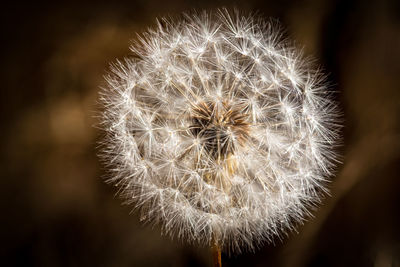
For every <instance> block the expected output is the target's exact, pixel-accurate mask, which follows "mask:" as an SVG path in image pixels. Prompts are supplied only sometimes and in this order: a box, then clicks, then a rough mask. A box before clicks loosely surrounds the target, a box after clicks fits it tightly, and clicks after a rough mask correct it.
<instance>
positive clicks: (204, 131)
mask: <svg viewBox="0 0 400 267" xmlns="http://www.w3.org/2000/svg"><path fill="white" fill-rule="evenodd" d="M191 120H192V126H191V133H192V134H193V135H194V136H195V137H197V138H200V140H202V145H203V147H204V149H205V151H206V152H208V154H209V155H210V156H212V157H214V158H217V159H227V158H228V157H229V156H230V155H233V154H234V153H235V150H236V149H237V148H238V146H243V145H244V144H245V142H246V140H247V138H248V134H249V123H248V115H247V114H246V113H244V112H243V109H242V108H240V107H237V106H235V105H232V104H230V103H228V102H225V101H224V102H217V103H216V102H211V101H209V102H200V103H198V104H197V105H196V106H194V107H193V108H192V111H191Z"/></svg>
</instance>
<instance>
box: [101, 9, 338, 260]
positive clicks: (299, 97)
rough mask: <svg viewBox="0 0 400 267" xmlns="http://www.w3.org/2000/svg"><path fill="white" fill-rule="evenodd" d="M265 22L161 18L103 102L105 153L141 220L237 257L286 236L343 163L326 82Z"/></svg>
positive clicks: (117, 67) (118, 71)
mask: <svg viewBox="0 0 400 267" xmlns="http://www.w3.org/2000/svg"><path fill="white" fill-rule="evenodd" d="M281 39H282V38H281V37H280V32H279V31H278V32H277V31H276V30H275V29H274V26H273V25H272V24H271V23H269V22H265V21H263V20H262V19H257V18H255V17H252V16H241V15H240V14H239V13H234V14H233V15H232V14H230V13H229V12H227V11H226V10H220V11H218V12H216V13H211V14H209V13H202V14H200V15H190V16H188V15H186V16H185V17H184V18H183V19H181V20H179V21H171V20H166V19H163V20H160V21H159V23H158V26H157V27H156V28H155V29H150V30H148V31H147V32H146V33H144V34H143V35H142V37H141V38H140V41H139V42H138V43H135V44H134V45H133V46H132V48H131V49H132V51H133V52H134V53H135V55H136V57H134V58H127V59H125V60H124V61H122V62H121V61H118V62H117V63H116V64H114V65H113V66H112V68H111V69H112V71H111V74H110V75H108V76H107V81H108V84H109V86H108V87H107V88H105V89H104V90H103V92H102V94H101V101H102V103H103V104H104V106H105V110H104V113H103V116H102V117H103V120H102V128H103V129H105V132H106V138H105V139H104V141H103V146H102V147H103V149H102V156H103V159H104V161H105V162H106V164H107V166H110V169H112V174H111V176H110V178H109V181H111V182H112V183H114V184H115V185H117V186H118V187H119V188H120V192H121V194H122V195H123V196H124V197H125V198H126V199H127V202H128V203H133V204H134V206H135V207H136V208H138V209H139V210H140V213H141V218H142V219H143V220H145V221H148V222H151V223H157V224H160V225H161V226H162V229H163V231H164V232H165V233H167V234H170V235H172V236H178V237H180V238H182V239H185V240H187V241H191V242H199V243H202V244H212V243H217V244H218V245H219V246H221V247H223V248H225V249H228V250H231V251H236V252H238V251H240V249H241V248H250V249H252V248H254V246H256V245H258V244H260V243H261V242H264V241H272V238H273V237H274V236H280V235H282V234H284V233H286V232H287V231H288V230H291V229H292V228H293V227H294V225H295V224H296V223H297V222H300V221H302V220H303V218H304V216H305V215H307V214H309V213H308V210H309V209H310V208H311V207H313V206H314V205H315V204H316V203H318V201H319V199H320V196H321V192H323V191H326V189H325V188H324V184H325V182H326V180H327V178H328V177H329V176H330V175H331V174H332V170H333V167H334V165H335V163H336V153H335V152H334V148H335V146H336V144H337V140H338V138H339V130H338V128H339V126H338V124H337V117H338V116H337V115H338V112H337V108H336V105H335V104H334V103H333V102H332V101H331V100H330V97H329V94H328V90H327V86H326V85H325V82H324V78H323V75H322V74H321V73H320V72H319V70H317V69H313V68H312V67H311V65H310V64H309V63H307V61H306V60H305V59H304V57H303V56H302V54H301V52H299V51H297V50H296V49H295V48H294V47H293V46H291V45H289V44H288V43H287V42H284V41H282V40H281Z"/></svg>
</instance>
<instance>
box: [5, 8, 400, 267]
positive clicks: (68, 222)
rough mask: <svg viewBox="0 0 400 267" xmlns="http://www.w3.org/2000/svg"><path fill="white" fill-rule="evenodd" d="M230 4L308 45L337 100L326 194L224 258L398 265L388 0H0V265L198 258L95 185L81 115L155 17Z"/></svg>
mask: <svg viewBox="0 0 400 267" xmlns="http://www.w3.org/2000/svg"><path fill="white" fill-rule="evenodd" d="M222 6H225V7H228V8H231V7H237V8H238V9H239V10H242V11H259V12H260V13H259V14H260V15H263V16H265V17H266V18H268V17H274V18H277V19H278V20H279V21H280V22H281V24H282V26H283V27H285V28H286V29H287V35H289V36H291V37H292V38H293V39H295V40H297V43H298V44H299V45H301V46H304V51H305V53H306V54H307V55H311V56H314V57H316V58H318V60H319V63H321V65H322V66H323V68H324V69H325V70H326V72H327V73H328V74H329V77H328V80H329V82H330V83H331V84H332V85H334V87H335V89H336V90H337V91H338V93H337V94H336V97H337V100H338V101H339V102H340V105H341V106H342V109H343V112H344V119H345V122H344V124H345V127H344V130H343V136H344V145H343V147H342V148H341V151H342V154H343V164H342V165H341V166H339V168H338V171H337V176H336V177H334V178H333V181H332V183H331V184H330V188H331V196H330V197H327V198H326V199H325V200H324V202H323V204H322V205H321V207H320V208H319V209H318V210H317V211H316V212H314V215H315V217H314V218H310V220H309V221H308V222H306V223H305V224H304V225H303V226H300V227H298V232H297V233H296V232H293V233H290V234H289V235H288V236H287V237H285V238H284V239H283V240H276V243H275V244H270V245H265V246H263V247H261V248H260V249H259V250H257V251H256V252H255V253H244V254H241V255H236V256H230V257H228V256H227V255H223V265H224V266H288V267H291V266H379V267H381V266H382V267H383V266H400V228H399V226H400V179H399V170H400V169H399V166H400V150H399V149H400V138H399V137H400V135H399V133H400V127H399V126H400V85H399V82H400V78H399V76H400V50H399V49H400V1H395V0H393V1H388V0H386V1H385V0H383V1H362V0H359V1H344V0H329V1H316V0H301V1H288V0H281V1H276V0H275V1H266V0H265V1H256V0H254V1H251V0H248V1H243V2H239V1H236V2H235V1H220V0H212V1H209V0H207V1H196V0H175V1H154V0H150V1H145V0H138V1H125V2H114V1H109V2H96V3H95V2H93V3H78V2H74V1H72V2H71V1H63V2H60V3H56V2H54V3H46V4H45V3H39V2H33V1H32V3H21V2H15V3H13V4H10V3H8V4H4V3H3V4H2V6H1V11H0V13H1V21H0V25H1V26H0V27H1V28H0V29H1V39H2V41H1V43H0V46H1V49H0V51H1V54H2V55H1V62H2V64H1V71H0V73H1V87H2V88H1V106H0V118H1V124H0V125H1V131H0V137H1V140H2V146H1V152H2V153H1V161H0V162H1V164H2V167H1V169H2V171H1V179H0V198H1V199H0V211H1V213H0V214H1V215H0V221H1V227H0V238H1V239H0V265H1V266H211V264H212V263H211V255H210V252H209V250H208V249H207V248H201V247H195V246H190V245H187V244H186V243H184V242H182V241H179V240H170V239H169V238H168V237H165V236H161V235H160V231H159V229H158V228H157V227H154V228H152V227H150V226H144V225H142V224H141V223H140V222H139V218H138V215H137V214H136V213H134V212H133V213H131V207H128V206H122V205H121V200H120V199H118V197H116V195H115V193H116V189H115V188H114V187H112V186H111V185H107V184H105V183H104V182H103V181H102V179H101V176H102V175H103V174H104V169H102V167H101V165H100V164H99V162H98V159H97V157H96V153H97V151H96V149H97V148H96V141H97V140H98V138H99V136H100V133H99V132H98V130H96V129H95V128H93V127H92V126H93V125H95V124H96V123H97V122H96V119H95V118H94V115H95V113H96V110H98V105H97V103H96V102H97V94H98V91H99V86H101V85H104V81H103V78H102V76H103V75H104V74H105V70H106V69H107V67H108V64H109V62H111V61H114V60H115V58H122V57H123V56H125V55H127V54H129V49H128V46H129V42H130V40H132V39H135V38H136V34H135V33H136V32H142V31H144V30H145V29H146V28H147V27H148V26H153V25H154V22H155V18H156V17H159V16H166V15H172V16H174V15H177V14H179V13H181V12H182V11H188V10H192V9H200V10H201V9H212V8H217V7H222Z"/></svg>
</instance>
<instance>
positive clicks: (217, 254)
mask: <svg viewBox="0 0 400 267" xmlns="http://www.w3.org/2000/svg"><path fill="white" fill-rule="evenodd" d="M211 251H212V256H213V262H214V265H213V266H214V267H222V262H221V248H220V247H219V246H218V245H217V244H214V245H213V246H212V247H211Z"/></svg>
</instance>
